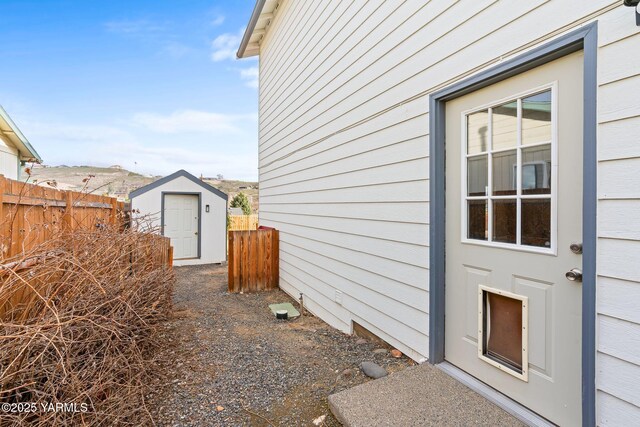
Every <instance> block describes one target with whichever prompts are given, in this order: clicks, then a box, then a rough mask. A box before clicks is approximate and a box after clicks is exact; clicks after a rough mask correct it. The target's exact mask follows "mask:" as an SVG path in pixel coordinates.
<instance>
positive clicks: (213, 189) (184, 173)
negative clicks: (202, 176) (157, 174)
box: [129, 169, 229, 200]
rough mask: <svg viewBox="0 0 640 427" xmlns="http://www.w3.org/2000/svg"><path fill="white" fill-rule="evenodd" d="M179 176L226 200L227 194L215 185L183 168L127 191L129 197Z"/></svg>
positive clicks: (136, 195) (131, 197)
mask: <svg viewBox="0 0 640 427" xmlns="http://www.w3.org/2000/svg"><path fill="white" fill-rule="evenodd" d="M181 176H183V177H185V178H187V179H188V180H190V181H193V182H194V183H196V184H198V185H199V186H200V187H202V188H204V189H205V190H207V191H209V192H211V193H214V194H216V195H218V196H220V197H221V198H223V199H225V200H228V199H229V196H227V194H226V193H223V192H222V191H220V190H218V189H217V188H216V187H214V186H211V185H209V184H207V183H206V182H204V181H201V180H199V179H198V178H196V177H195V176H193V175H191V174H190V173H189V172H187V171H186V170H184V169H180V170H179V171H177V172H174V173H172V174H171V175H167V176H165V177H164V178H160V179H159V180H157V181H154V182H152V183H151V184H147V185H145V186H144V187H140V188H138V189H136V190H133V191H132V192H131V193H129V198H130V199H133V198H134V197H138V196H139V195H141V194H144V193H146V192H147V191H149V190H153V189H154V188H158V187H160V186H161V185H164V184H166V183H167V182H170V181H173V180H174V179H176V178H180V177H181Z"/></svg>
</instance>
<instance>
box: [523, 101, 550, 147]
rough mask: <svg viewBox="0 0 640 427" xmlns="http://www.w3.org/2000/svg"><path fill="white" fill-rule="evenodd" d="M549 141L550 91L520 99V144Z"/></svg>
mask: <svg viewBox="0 0 640 427" xmlns="http://www.w3.org/2000/svg"><path fill="white" fill-rule="evenodd" d="M549 141H551V91H550V90H548V91H546V92H542V93H539V94H537V95H533V96H529V97H527V98H523V99H522V144H523V145H529V144H537V143H539V142H549Z"/></svg>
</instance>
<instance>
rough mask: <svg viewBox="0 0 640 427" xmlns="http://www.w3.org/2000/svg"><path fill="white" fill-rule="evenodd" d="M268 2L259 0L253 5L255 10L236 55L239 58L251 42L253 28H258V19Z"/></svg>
mask: <svg viewBox="0 0 640 427" xmlns="http://www.w3.org/2000/svg"><path fill="white" fill-rule="evenodd" d="M266 2H267V0H257V1H256V5H255V6H254V7H253V12H252V13H251V18H250V19H249V24H248V25H247V29H246V30H244V35H243V36H242V41H241V42H240V47H239V48H238V51H237V52H236V57H237V58H238V59H240V58H243V57H244V51H245V50H246V49H247V45H248V44H249V40H250V39H251V35H252V34H253V30H254V29H255V28H256V24H257V23H258V19H259V18H260V14H261V13H262V8H263V7H264V4H265V3H266Z"/></svg>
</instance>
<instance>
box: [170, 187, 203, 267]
mask: <svg viewBox="0 0 640 427" xmlns="http://www.w3.org/2000/svg"><path fill="white" fill-rule="evenodd" d="M198 205H199V203H198V195H197V194H165V195H164V215H163V216H164V224H163V230H164V235H165V236H167V237H169V238H170V239H171V246H173V258H174V259H187V258H197V257H198V238H199V236H198V234H199V229H198V224H199V221H198V218H199V215H200V212H199V211H198Z"/></svg>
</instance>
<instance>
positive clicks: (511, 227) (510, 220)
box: [493, 199, 517, 243]
mask: <svg viewBox="0 0 640 427" xmlns="http://www.w3.org/2000/svg"><path fill="white" fill-rule="evenodd" d="M516 215H517V208H516V200H515V199H507V200H494V201H493V241H494V242H503V243H516V227H517V220H516Z"/></svg>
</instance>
